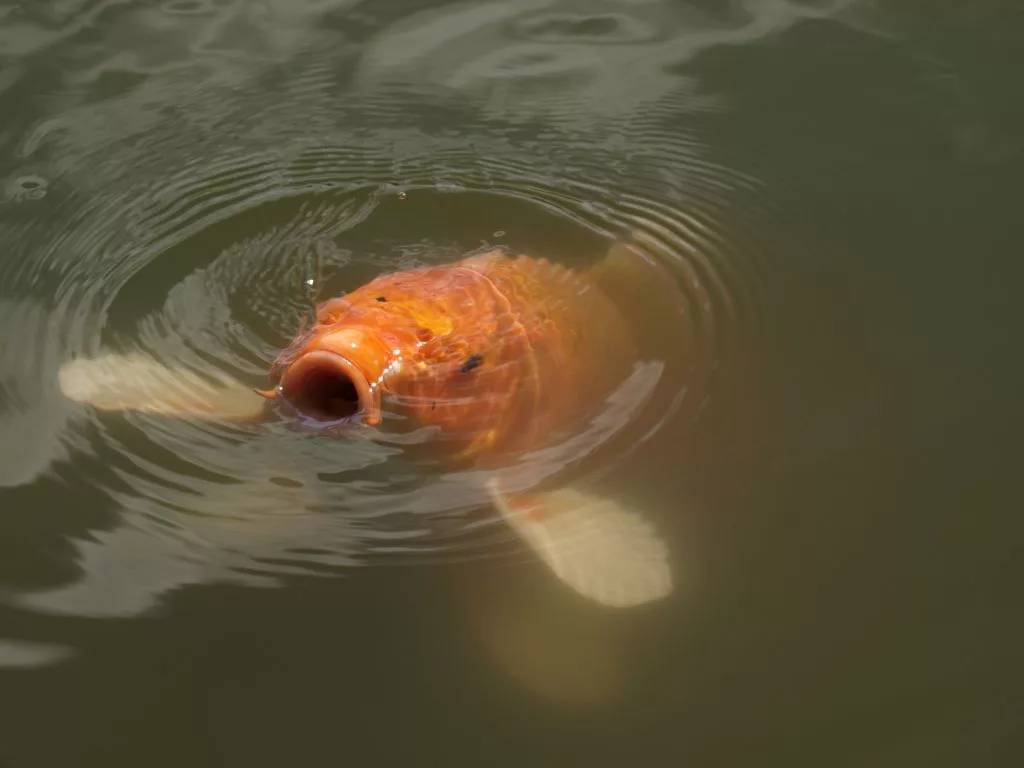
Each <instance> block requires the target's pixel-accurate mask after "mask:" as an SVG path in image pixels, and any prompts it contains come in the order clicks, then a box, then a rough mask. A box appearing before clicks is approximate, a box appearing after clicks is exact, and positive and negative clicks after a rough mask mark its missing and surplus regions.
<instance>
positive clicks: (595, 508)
mask: <svg viewBox="0 0 1024 768" xmlns="http://www.w3.org/2000/svg"><path fill="white" fill-rule="evenodd" d="M488 490H489V492H490V494H491V498H492V500H493V502H494V505H495V507H497V509H498V511H499V512H500V513H501V514H502V516H503V517H504V518H505V520H506V521H507V522H508V524H509V525H510V526H511V527H512V529H513V530H514V531H515V532H516V533H517V534H518V535H519V536H520V537H521V538H522V539H523V540H524V541H525V542H526V543H527V544H528V545H529V546H530V547H531V548H532V549H533V551H534V552H536V554H537V555H538V556H539V557H540V558H541V559H542V560H543V561H544V562H545V563H546V564H547V566H548V567H549V568H550V569H551V570H552V572H554V574H555V575H556V576H557V577H558V578H559V579H561V581H562V582H564V583H565V584H566V585H568V586H569V587H571V588H572V589H574V590H575V591H576V592H578V593H579V594H581V595H583V596H584V597H587V598H589V599H590V600H593V601H594V602H597V603H600V604H601V605H605V606H609V607H616V608H626V607H630V606H635V605H642V604H644V603H649V602H653V601H655V600H659V599H661V598H663V597H667V596H668V595H669V594H671V593H672V589H673V584H672V572H671V569H670V567H669V563H668V547H667V546H666V545H665V543H664V542H663V541H662V540H661V538H660V537H659V536H658V534H657V533H656V532H655V530H654V528H653V527H652V526H651V524H650V523H649V522H648V521H647V520H645V519H644V518H643V517H642V516H641V515H639V514H637V513H636V512H633V511H630V510H628V509H626V508H624V507H622V506H621V505H619V504H618V503H617V502H615V501H612V500H611V499H606V498H601V497H598V496H592V495H589V494H585V493H582V492H581V491H577V490H575V489H572V488H563V489H560V490H557V491H549V492H543V493H532V494H529V495H522V496H516V497H514V498H510V497H509V496H506V495H505V494H503V493H502V492H501V490H500V488H499V486H498V482H497V480H496V479H492V480H490V481H489V482H488Z"/></svg>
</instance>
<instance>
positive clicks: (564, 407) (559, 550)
mask: <svg viewBox="0 0 1024 768" xmlns="http://www.w3.org/2000/svg"><path fill="white" fill-rule="evenodd" d="M648 271H649V265H648V264H647V263H646V262H645V261H644V259H643V258H642V257H641V256H640V255H639V254H637V253H636V252H634V251H632V250H631V249H629V248H626V247H624V246H621V245H616V246H614V247H613V248H612V250H611V251H610V253H609V255H608V257H607V258H606V259H605V260H604V262H602V263H600V264H598V265H597V266H595V267H592V268H590V269H589V270H585V271H579V272H578V271H574V270H570V269H568V268H566V267H563V266H559V265H557V264H555V263H552V262H550V261H547V260H545V259H538V258H532V257H528V256H515V257H510V256H508V255H506V254H505V253H504V252H502V251H490V252H487V253H483V254H478V255H474V256H470V257H468V258H465V259H462V260H460V261H457V262H455V263H451V264H447V265H443V266H435V267H426V268H420V269H413V270H406V271H401V272H395V273H391V274H386V275H382V276H380V277H377V278H376V279H374V280H372V281H371V282H369V283H367V284H366V285H364V286H362V287H360V288H358V289H357V290H355V291H353V292H351V293H348V294H346V295H344V296H341V297H339V298H334V299H331V300H329V301H326V302H324V303H322V304H321V305H320V306H319V307H318V308H317V311H316V320H315V323H314V325H313V327H312V328H311V329H309V330H308V331H306V332H304V333H302V334H301V335H300V336H299V337H298V338H296V339H295V340H294V341H293V342H292V343H291V344H290V345H289V346H288V347H287V348H286V349H285V350H284V351H283V352H282V353H281V354H280V356H279V357H278V359H277V360H276V361H275V362H274V364H273V366H272V368H271V371H270V380H271V383H272V385H273V386H272V387H271V388H270V389H269V390H266V391H261V392H256V393H254V392H253V391H252V390H248V389H246V388H244V387H242V386H241V385H240V384H238V383H233V382H224V383H223V384H222V385H219V386H216V385H211V384H209V383H208V382H206V381H203V380H200V379H199V377H196V376H193V375H191V374H186V373H183V372H180V371H169V370H167V369H164V368H162V367H161V366H159V364H157V363H156V362H155V361H152V360H147V359H146V358H143V357H138V356H113V355H107V356H104V357H100V358H95V359H91V360H83V359H78V360H73V361H71V362H69V363H68V364H66V365H65V366H64V367H63V368H62V370H61V376H60V383H61V388H62V391H63V392H64V394H65V395H66V396H67V397H69V398H71V399H72V400H76V401H79V402H83V403H88V404H90V405H91V406H93V407H96V408H101V409H105V410H135V411H145V412H151V413H162V414H166V415H175V416H185V417H189V416H191V417H202V416H208V417H215V418H233V419H253V418H260V417H261V416H263V415H264V414H265V412H266V408H268V407H270V408H276V409H277V410H278V411H279V412H280V413H281V414H282V415H284V416H285V418H290V419H294V420H296V421H297V422H303V423H307V424H312V425H315V426H329V427H339V428H346V427H347V426H349V425H354V424H362V425H366V426H368V427H377V428H383V427H386V426H387V423H388V421H389V419H390V418H391V417H392V416H399V417H402V418H401V419H399V420H397V422H399V423H400V424H401V423H407V424H412V425H413V426H430V427H434V428H436V431H437V433H438V435H439V439H438V440H436V441H434V442H432V443H431V445H430V447H431V448H434V449H436V450H438V451H440V452H441V454H442V455H443V457H444V458H446V459H448V460H449V461H451V462H458V463H472V465H473V466H479V467H483V468H485V469H487V470H488V471H489V477H490V480H489V481H488V483H487V487H488V492H489V494H490V498H491V500H492V502H493V504H494V506H495V508H496V509H497V510H498V511H499V512H500V513H501V515H502V516H503V518H504V519H505V520H506V522H507V523H508V524H509V525H510V527H511V528H512V530H514V531H515V532H516V533H517V534H518V535H519V536H520V537H521V538H522V540H523V541H524V542H525V543H526V544H527V545H529V546H530V547H531V548H532V550H533V551H534V552H535V553H536V554H537V555H538V556H539V557H540V558H541V559H542V560H543V562H545V563H546V564H547V566H548V567H549V568H550V569H551V571H552V572H553V573H554V574H555V575H556V576H557V577H558V578H559V579H561V580H562V581H563V582H564V583H565V584H567V585H568V586H570V587H571V588H573V589H575V590H576V591H577V592H579V593H580V594H582V595H584V596H586V597H588V598H590V599H592V600H594V601H596V602H598V603H601V604H604V605H608V606H630V605H637V604H641V603H647V602H650V601H653V600H656V599H659V598H662V597H664V596H666V595H668V594H669V593H670V592H671V591H672V576H671V570H670V568H669V565H668V552H667V547H666V546H665V545H664V543H663V542H662V540H661V539H660V537H659V536H658V535H657V534H656V533H655V531H654V529H653V527H652V525H651V524H650V523H649V522H648V521H647V520H645V519H644V517H643V516H642V515H640V514H638V513H637V512H635V511H633V510H630V509H628V508H626V507H625V506H623V505H622V504H621V503H619V502H617V501H613V500H612V499H609V498H602V497H597V496H594V495H592V494H589V493H584V492H582V491H580V490H577V489H575V488H572V487H562V488H558V489H556V490H553V491H544V492H539V491H534V490H529V491H527V492H523V491H519V490H515V491H508V492H506V491H505V490H503V480H504V479H506V478H507V477H508V476H507V475H506V474H504V472H505V471H506V470H507V469H508V468H509V467H512V466H513V465H514V464H515V462H516V459H517V458H519V457H521V456H523V455H524V454H526V453H527V452H529V451H532V450H536V449H538V448H542V447H544V446H545V444H546V443H547V442H548V441H549V440H550V436H551V435H552V434H555V433H556V432H558V431H559V430H571V429H572V428H573V427H574V426H576V425H579V424H582V423H583V422H584V421H585V419H586V417H587V416H588V414H590V413H592V409H593V408H595V407H596V406H598V405H600V404H601V403H602V401H603V400H604V399H605V398H607V397H608V396H609V395H611V394H612V393H613V392H614V390H615V388H616V387H617V386H618V385H620V384H621V383H622V382H623V381H624V380H625V379H626V378H627V377H628V376H629V374H630V372H631V371H632V369H633V364H634V362H635V361H636V359H637V340H636V339H635V338H634V336H633V332H632V331H631V326H630V323H629V322H627V319H626V317H625V315H624V311H623V308H622V305H621V304H619V303H616V301H615V300H614V299H613V296H614V293H615V291H616V288H617V285H618V284H620V283H623V282H628V281H629V280H631V279H633V278H635V277H636V276H637V274H639V273H646V272H648ZM645 279H647V280H650V277H649V276H647V277H646V278H645ZM257 395H261V396H262V397H259V396H257Z"/></svg>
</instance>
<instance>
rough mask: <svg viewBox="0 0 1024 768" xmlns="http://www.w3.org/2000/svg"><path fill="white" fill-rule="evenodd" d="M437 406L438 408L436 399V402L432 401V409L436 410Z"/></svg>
mask: <svg viewBox="0 0 1024 768" xmlns="http://www.w3.org/2000/svg"><path fill="white" fill-rule="evenodd" d="M436 408H437V400H435V401H434V402H432V403H431V404H430V410H432V411H433V410H435V409H436Z"/></svg>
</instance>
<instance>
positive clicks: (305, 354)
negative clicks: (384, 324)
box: [272, 323, 392, 426]
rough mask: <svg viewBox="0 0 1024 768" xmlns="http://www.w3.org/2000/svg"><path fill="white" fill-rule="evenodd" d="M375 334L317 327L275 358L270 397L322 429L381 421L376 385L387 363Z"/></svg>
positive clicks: (381, 339)
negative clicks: (319, 425)
mask: <svg viewBox="0 0 1024 768" xmlns="http://www.w3.org/2000/svg"><path fill="white" fill-rule="evenodd" d="M391 357H392V355H391V350H390V348H389V346H388V345H387V344H386V343H385V339H384V336H383V334H382V333H381V331H380V330H379V329H377V328H374V327H372V326H365V325H346V324H341V323H334V324H330V325H326V326H323V325H318V326H317V327H315V328H314V329H313V330H312V332H310V333H307V334H304V335H303V336H300V337H299V338H298V339H296V340H295V341H294V342H292V344H291V345H290V347H289V348H288V349H286V350H285V352H284V353H283V354H282V355H281V357H280V358H279V361H278V364H277V365H276V366H275V371H274V372H273V373H272V376H273V378H275V379H276V380H277V384H276V387H275V390H274V395H275V396H276V397H278V398H280V400H282V401H283V402H284V403H285V404H287V406H289V407H290V408H291V409H293V410H294V411H295V412H296V413H297V414H298V415H299V416H300V417H302V418H304V419H306V420H310V421H313V422H316V423H319V424H323V425H331V424H346V423H355V422H362V423H363V424H367V425H370V426H376V425H377V424H379V423H380V419H381V415H380V412H381V381H382V378H383V376H384V374H385V372H386V371H387V369H388V366H389V364H390V362H391Z"/></svg>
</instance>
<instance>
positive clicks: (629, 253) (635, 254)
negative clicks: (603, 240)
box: [587, 241, 686, 324]
mask: <svg viewBox="0 0 1024 768" xmlns="http://www.w3.org/2000/svg"><path fill="white" fill-rule="evenodd" d="M587 276H588V278H589V279H590V282H591V283H592V284H593V285H595V286H597V287H598V288H599V289H600V290H601V291H602V292H603V293H605V294H606V295H607V296H608V297H609V298H611V299H612V300H613V301H615V303H616V304H618V305H619V306H620V307H621V309H622V311H623V312H624V313H625V314H626V315H627V316H628V317H633V318H638V319H640V320H641V321H642V322H644V323H645V324H646V323H649V322H659V323H664V322H672V321H673V320H678V319H679V318H680V317H681V316H682V315H683V314H684V313H685V311H686V299H685V296H684V294H683V292H682V290H681V289H680V286H679V283H678V278H677V277H676V276H675V275H673V274H672V272H671V271H669V270H668V269H667V268H666V267H665V266H664V265H662V264H661V263H660V262H658V261H657V260H656V259H654V258H652V257H650V256H648V255H646V254H645V253H644V252H643V251H642V250H640V248H638V247H637V246H634V245H629V244H627V243H625V242H622V241H617V242H615V243H613V244H612V245H611V247H610V248H609V249H608V252H607V254H606V255H605V257H604V259H603V260H602V261H601V262H599V263H598V264H596V265H595V266H593V267H591V269H590V270H589V271H588V272H587Z"/></svg>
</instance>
